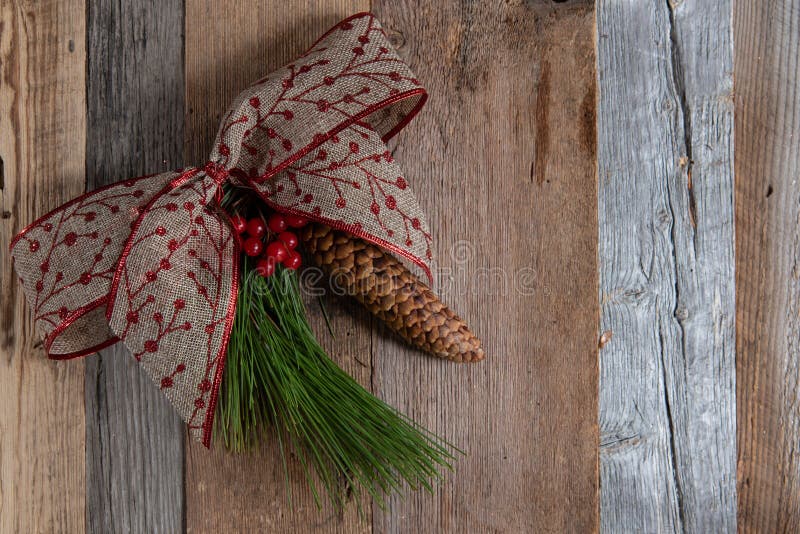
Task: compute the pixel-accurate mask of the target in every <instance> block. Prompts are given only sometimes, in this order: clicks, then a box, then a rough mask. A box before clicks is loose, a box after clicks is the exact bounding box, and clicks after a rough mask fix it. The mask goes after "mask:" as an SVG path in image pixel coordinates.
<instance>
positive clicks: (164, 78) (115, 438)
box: [85, 0, 186, 532]
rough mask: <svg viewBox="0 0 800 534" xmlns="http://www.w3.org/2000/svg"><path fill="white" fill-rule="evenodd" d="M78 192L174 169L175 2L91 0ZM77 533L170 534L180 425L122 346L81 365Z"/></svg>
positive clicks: (179, 23)
mask: <svg viewBox="0 0 800 534" xmlns="http://www.w3.org/2000/svg"><path fill="white" fill-rule="evenodd" d="M87 35H88V43H89V50H88V61H87V79H86V85H87V100H88V105H87V108H86V111H87V120H88V126H89V130H88V135H87V152H86V176H87V189H90V190H91V189H95V188H97V187H99V186H101V185H105V184H108V183H112V182H116V181H119V180H124V179H126V178H131V177H134V176H140V175H143V174H151V173H156V172H162V171H165V170H171V169H176V168H179V167H182V166H183V86H184V79H183V3H182V2H181V1H169V2H157V3H149V2H125V1H119V2H108V1H106V0H91V1H90V2H89V5H88V10H87ZM85 396H86V397H85V402H86V420H87V425H86V472H87V485H86V493H87V505H88V507H87V511H86V521H87V529H88V530H89V531H90V532H178V531H179V530H181V527H182V524H183V515H184V514H183V478H184V477H183V436H184V434H185V432H186V430H185V425H184V424H183V422H182V421H181V420H180V418H179V417H178V416H177V414H176V413H175V411H174V410H173V408H172V406H171V405H170V404H169V403H168V402H167V400H166V398H165V397H164V396H163V395H162V394H161V392H160V390H159V388H158V387H157V386H156V385H155V384H154V383H153V382H152V381H151V380H150V378H149V377H147V376H146V374H145V373H144V372H143V371H142V370H141V369H140V367H139V365H138V364H137V363H136V360H135V359H134V358H133V357H132V356H131V355H130V353H129V352H128V350H127V349H125V348H124V346H123V345H122V344H118V345H116V346H115V347H112V348H109V349H106V350H104V351H102V352H101V353H100V354H99V355H97V356H90V357H88V358H87V360H86V392H85Z"/></svg>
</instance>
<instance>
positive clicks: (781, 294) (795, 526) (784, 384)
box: [734, 0, 800, 532]
mask: <svg viewBox="0 0 800 534" xmlns="http://www.w3.org/2000/svg"><path fill="white" fill-rule="evenodd" d="M735 5H736V8H735V10H734V37H735V42H736V48H735V68H736V93H737V94H736V236H737V237H736V292H737V316H736V325H737V338H736V342H737V351H738V360H737V385H738V395H739V396H738V424H739V434H738V436H739V440H738V444H739V462H738V482H739V486H738V487H739V526H740V531H741V532H798V531H800V449H798V443H800V384H798V379H799V378H800V184H798V180H800V86H798V80H800V4H799V3H798V2H793V1H790V0H770V1H764V2H737V3H736V4H735Z"/></svg>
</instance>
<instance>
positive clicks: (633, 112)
mask: <svg viewBox="0 0 800 534" xmlns="http://www.w3.org/2000/svg"><path fill="white" fill-rule="evenodd" d="M597 15H598V21H597V32H598V70H599V72H598V76H599V80H600V82H599V90H600V100H599V107H598V139H599V143H598V166H599V189H598V198H599V200H598V202H599V214H600V219H599V226H600V231H599V246H600V254H599V262H600V265H599V270H600V301H601V309H602V319H601V324H600V332H612V333H613V338H612V339H611V341H610V342H608V343H607V344H605V346H604V347H603V349H602V351H601V353H600V369H601V372H600V440H601V443H600V466H601V467H600V469H601V472H600V484H601V488H602V491H601V505H600V510H601V512H600V513H601V527H602V529H603V530H604V531H607V532H678V531H680V532H684V531H685V532H732V531H734V530H735V529H736V491H735V490H736V487H735V480H736V479H735V458H736V449H735V442H736V434H735V432H736V427H735V351H734V316H735V297H734V288H733V283H732V282H733V277H734V256H733V251H734V228H733V178H732V177H733V135H732V132H733V98H732V85H733V76H732V68H733V64H732V42H731V2H729V1H724V0H723V1H717V2H661V3H657V4H652V3H642V2H635V1H613V2H612V1H602V2H599V3H598V6H597Z"/></svg>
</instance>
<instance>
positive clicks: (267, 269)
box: [256, 258, 275, 278]
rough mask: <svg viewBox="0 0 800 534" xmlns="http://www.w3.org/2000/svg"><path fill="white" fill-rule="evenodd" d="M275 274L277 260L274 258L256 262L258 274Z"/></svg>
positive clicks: (264, 275)
mask: <svg viewBox="0 0 800 534" xmlns="http://www.w3.org/2000/svg"><path fill="white" fill-rule="evenodd" d="M274 272H275V259H274V258H260V259H259V260H258V261H257V262H256V273H258V274H259V275H260V276H263V277H265V278H266V277H267V276H272V273H274Z"/></svg>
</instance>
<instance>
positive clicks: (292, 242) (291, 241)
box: [278, 232, 297, 249]
mask: <svg viewBox="0 0 800 534" xmlns="http://www.w3.org/2000/svg"><path fill="white" fill-rule="evenodd" d="M278 240H279V241H281V242H282V243H283V244H285V245H286V246H287V247H288V248H291V249H295V248H297V236H296V235H295V234H294V232H281V233H280V234H278Z"/></svg>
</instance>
